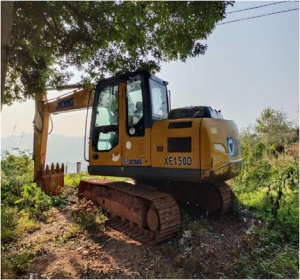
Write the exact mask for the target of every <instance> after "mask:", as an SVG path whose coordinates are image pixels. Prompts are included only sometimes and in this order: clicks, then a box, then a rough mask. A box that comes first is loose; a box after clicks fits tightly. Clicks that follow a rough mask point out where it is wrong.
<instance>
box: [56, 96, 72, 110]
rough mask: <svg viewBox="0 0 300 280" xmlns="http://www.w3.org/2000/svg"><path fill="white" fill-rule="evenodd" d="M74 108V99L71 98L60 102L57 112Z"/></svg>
mask: <svg viewBox="0 0 300 280" xmlns="http://www.w3.org/2000/svg"><path fill="white" fill-rule="evenodd" d="M73 106H74V98H73V97H72V98H69V99H65V100H62V101H58V102H57V107H56V110H60V109H64V108H69V107H73Z"/></svg>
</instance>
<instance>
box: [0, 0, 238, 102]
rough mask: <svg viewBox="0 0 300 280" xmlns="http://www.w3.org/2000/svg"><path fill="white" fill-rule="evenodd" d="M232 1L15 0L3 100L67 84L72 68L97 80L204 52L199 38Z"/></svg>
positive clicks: (22, 96) (153, 68) (26, 96)
mask: <svg viewBox="0 0 300 280" xmlns="http://www.w3.org/2000/svg"><path fill="white" fill-rule="evenodd" d="M228 5H233V1H220V2H215V1H212V2H210V1H207V2H203V1H172V2H171V1H161V2H159V1H45V2H44V1H43V2H42V1H38V2H36V1H31V2H30V1H25V2H24V1H16V2H14V21H13V27H12V37H11V46H10V50H11V55H10V57H9V68H8V74H7V80H6V85H5V91H4V98H3V101H4V103H6V104H11V103H12V102H13V101H14V100H23V99H24V98H29V97H32V96H34V95H35V94H40V93H42V92H43V91H44V90H45V88H46V87H47V86H56V85H59V84H62V83H65V82H66V81H68V80H69V79H70V77H71V76H72V73H71V70H70V67H73V68H75V69H78V70H81V71H83V70H84V72H85V74H84V77H83V78H88V79H89V80H97V79H99V78H101V77H103V76H104V75H105V74H106V73H108V74H116V73H119V72H124V71H127V70H135V69H138V68H140V69H147V70H149V71H151V72H153V73H154V72H155V71H157V70H159V65H160V63H161V62H166V61H172V60H181V61H186V59H187V58H190V57H197V56H199V55H200V54H202V55H203V54H204V53H205V51H206V49H207V45H205V44H203V43H201V42H200V40H205V39H206V38H207V36H208V35H209V34H210V33H211V32H212V31H213V29H214V27H215V24H216V23H217V22H218V21H220V20H222V19H224V18H225V12H226V8H227V6H228Z"/></svg>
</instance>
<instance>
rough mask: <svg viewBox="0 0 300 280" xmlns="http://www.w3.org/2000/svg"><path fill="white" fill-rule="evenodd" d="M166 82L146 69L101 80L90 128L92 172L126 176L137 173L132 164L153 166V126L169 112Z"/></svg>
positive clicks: (90, 168) (97, 89)
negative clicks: (151, 144)
mask: <svg viewBox="0 0 300 280" xmlns="http://www.w3.org/2000/svg"><path fill="white" fill-rule="evenodd" d="M166 85H167V83H166V82H164V81H163V80H161V79H159V78H157V77H155V76H150V75H149V73H148V72H145V71H137V72H133V73H129V74H127V75H121V76H117V77H113V78H111V79H107V80H104V81H100V82H99V84H98V85H97V87H96V93H95V97H94V103H93V110H92V118H91V129H90V152H89V161H90V166H89V172H90V173H91V174H95V175H97V174H104V175H111V176H123V175H125V173H126V176H127V175H130V173H131V172H136V171H135V170H134V168H131V167H145V166H151V147H150V143H151V128H152V125H153V123H154V122H155V121H162V120H166V119H167V118H168V115H169V106H168V92H167V87H166ZM124 168H125V169H126V172H125V173H124V172H123V171H124Z"/></svg>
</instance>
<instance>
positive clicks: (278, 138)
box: [255, 108, 299, 149]
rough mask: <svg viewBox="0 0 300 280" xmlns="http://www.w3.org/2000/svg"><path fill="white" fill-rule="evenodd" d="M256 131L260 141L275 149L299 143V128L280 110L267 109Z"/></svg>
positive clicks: (259, 119) (257, 123)
mask: <svg viewBox="0 0 300 280" xmlns="http://www.w3.org/2000/svg"><path fill="white" fill-rule="evenodd" d="M255 131H256V134H257V135H258V137H259V139H260V141H261V142H262V143H264V144H265V145H268V146H273V148H274V149H276V148H278V147H280V146H282V147H283V146H284V145H286V144H290V143H293V142H296V141H299V135H298V133H299V127H298V126H297V125H295V124H294V123H293V122H292V121H289V120H288V119H287V115H286V114H285V113H284V112H282V111H279V110H274V109H272V108H266V109H264V110H263V111H262V113H261V116H260V118H258V119H257V120H256V125H255Z"/></svg>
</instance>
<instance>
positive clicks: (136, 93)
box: [126, 77, 145, 136]
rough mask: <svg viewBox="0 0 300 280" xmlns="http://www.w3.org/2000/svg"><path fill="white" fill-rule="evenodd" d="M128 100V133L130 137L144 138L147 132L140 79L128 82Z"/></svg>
mask: <svg viewBox="0 0 300 280" xmlns="http://www.w3.org/2000/svg"><path fill="white" fill-rule="evenodd" d="M126 100H127V101H126V103H127V104H126V105H127V132H128V134H129V135H130V136H143V135H144V134H145V130H144V107H143V94H142V82H141V80H140V79H139V78H138V77H136V78H134V79H131V80H129V81H127V85H126Z"/></svg>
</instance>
